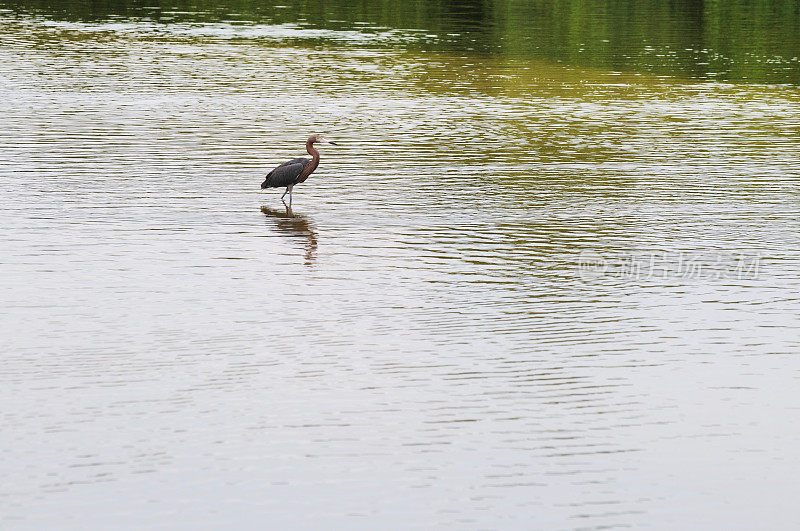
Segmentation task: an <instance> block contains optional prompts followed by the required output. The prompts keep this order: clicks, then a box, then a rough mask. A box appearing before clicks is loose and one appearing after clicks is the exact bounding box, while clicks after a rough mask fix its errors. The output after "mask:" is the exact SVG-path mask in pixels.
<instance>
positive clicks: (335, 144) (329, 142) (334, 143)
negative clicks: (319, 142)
mask: <svg viewBox="0 0 800 531" xmlns="http://www.w3.org/2000/svg"><path fill="white" fill-rule="evenodd" d="M328 144H333V145H334V146H338V145H339V144H337V143H336V142H331V141H330V140H328Z"/></svg>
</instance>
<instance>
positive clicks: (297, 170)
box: [261, 135, 337, 205]
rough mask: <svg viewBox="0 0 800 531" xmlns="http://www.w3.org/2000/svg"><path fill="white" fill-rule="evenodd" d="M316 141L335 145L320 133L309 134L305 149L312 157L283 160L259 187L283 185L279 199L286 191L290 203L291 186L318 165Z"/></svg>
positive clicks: (305, 177) (301, 180)
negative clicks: (284, 188) (283, 189)
mask: <svg viewBox="0 0 800 531" xmlns="http://www.w3.org/2000/svg"><path fill="white" fill-rule="evenodd" d="M316 142H321V143H324V144H333V145H334V146H335V145H337V144H336V142H331V141H330V140H325V139H324V138H322V137H321V136H320V135H311V136H310V137H308V141H307V142H306V151H308V154H309V155H311V157H312V158H310V159H309V158H307V157H299V158H296V159H293V160H290V161H288V162H284V163H283V164H281V165H280V166H278V167H277V168H275V169H274V170H272V171H271V172H269V173H268V174H267V178H266V179H265V180H264V182H263V183H261V188H262V189H263V188H283V187H284V186H285V187H286V191H285V192H284V193H283V195H282V196H281V199H283V198H284V196H285V195H286V194H287V193H288V194H289V205H291V204H292V187H294V185H296V184H300V183H301V182H303V181H305V180H306V179H308V176H309V175H311V174H312V173H313V172H314V170H316V169H317V166H319V151H317V150H316V149H315V148H314V143H316Z"/></svg>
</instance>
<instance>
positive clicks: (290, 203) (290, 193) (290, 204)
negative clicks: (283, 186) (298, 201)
mask: <svg viewBox="0 0 800 531" xmlns="http://www.w3.org/2000/svg"><path fill="white" fill-rule="evenodd" d="M289 208H292V187H291V186H290V187H289Z"/></svg>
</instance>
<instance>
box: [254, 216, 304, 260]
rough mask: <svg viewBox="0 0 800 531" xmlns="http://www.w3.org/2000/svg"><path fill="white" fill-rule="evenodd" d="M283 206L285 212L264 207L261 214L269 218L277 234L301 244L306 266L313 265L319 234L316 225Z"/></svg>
mask: <svg viewBox="0 0 800 531" xmlns="http://www.w3.org/2000/svg"><path fill="white" fill-rule="evenodd" d="M283 206H284V207H285V209H283V210H280V209H276V208H270V207H268V206H262V207H261V212H263V213H264V215H265V216H267V219H268V220H269V221H270V223H271V224H272V225H273V226H274V228H275V231H276V232H278V233H279V234H281V235H283V236H286V237H287V238H290V239H292V240H293V241H295V242H298V243H300V244H301V247H302V249H303V250H304V251H305V259H306V265H311V264H313V263H314V260H315V258H316V255H317V232H316V231H315V230H314V225H313V224H312V223H311V222H310V221H309V219H308V218H307V217H306V216H303V215H302V214H295V213H294V212H292V209H291V207H290V206H288V205H287V204H286V203H284V204H283Z"/></svg>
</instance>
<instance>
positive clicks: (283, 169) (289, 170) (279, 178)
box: [261, 157, 310, 188]
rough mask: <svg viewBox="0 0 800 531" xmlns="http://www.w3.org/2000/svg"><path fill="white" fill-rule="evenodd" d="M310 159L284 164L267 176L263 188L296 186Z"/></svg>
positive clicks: (302, 158)
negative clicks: (295, 183)
mask: <svg viewBox="0 0 800 531" xmlns="http://www.w3.org/2000/svg"><path fill="white" fill-rule="evenodd" d="M308 162H310V159H307V158H304V157H300V158H297V159H294V160H290V161H288V162H284V163H283V164H281V165H280V166H278V167H277V168H275V169H274V170H272V171H271V172H269V173H268V174H267V178H266V180H264V182H263V183H261V188H283V187H285V186H289V185H291V184H294V182H295V180H296V179H297V177H298V176H299V175H300V173H302V171H303V168H304V167H305V165H306V163H308Z"/></svg>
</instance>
